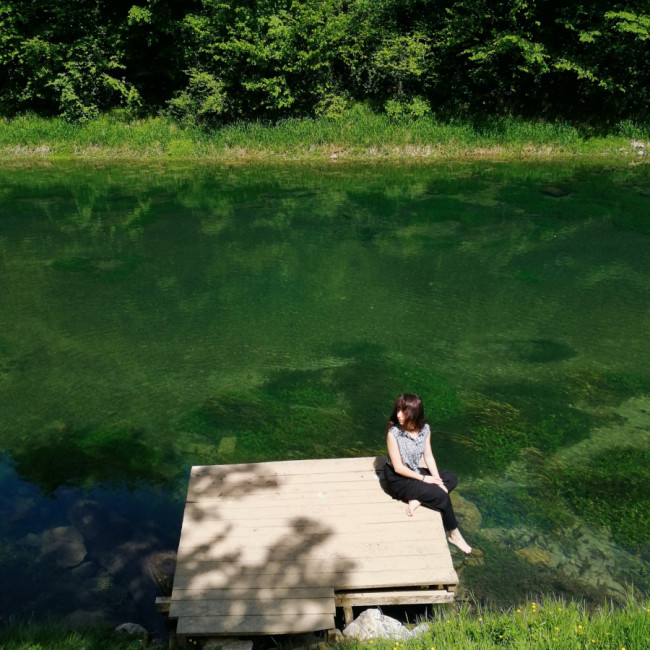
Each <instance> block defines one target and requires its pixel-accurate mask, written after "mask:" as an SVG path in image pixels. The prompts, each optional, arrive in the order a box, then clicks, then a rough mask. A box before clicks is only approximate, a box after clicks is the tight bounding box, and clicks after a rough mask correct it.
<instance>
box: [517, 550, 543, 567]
mask: <svg viewBox="0 0 650 650" xmlns="http://www.w3.org/2000/svg"><path fill="white" fill-rule="evenodd" d="M515 555H516V556H517V557H520V558H521V559H522V560H527V561H528V562H530V563H531V564H543V565H544V566H550V565H551V554H550V553H549V552H548V551H545V550H544V549H543V548H539V546H527V547H526V548H520V549H518V550H516V551H515Z"/></svg>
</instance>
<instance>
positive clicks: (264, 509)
mask: <svg viewBox="0 0 650 650" xmlns="http://www.w3.org/2000/svg"><path fill="white" fill-rule="evenodd" d="M384 462H385V458H384V457H379V458H376V457H370V458H344V459H327V460H304V461H303V460H299V461H285V462H273V463H254V464H245V465H212V466H203V467H200V466H199V467H193V468H192V473H191V477H190V483H189V487H188V494H187V503H186V505H185V514H184V517H183V528H182V532H181V539H180V544H179V548H178V560H177V567H176V573H175V575H174V586H173V590H172V596H171V604H170V609H169V617H170V619H172V620H174V619H175V620H176V621H177V630H176V631H177V635H178V636H179V637H184V636H191V637H194V636H201V635H204V636H250V635H259V634H294V633H301V632H311V631H316V630H326V629H331V628H333V627H334V615H335V608H336V607H343V608H344V611H345V613H346V619H347V618H348V617H349V616H350V614H351V611H352V610H351V608H352V606H353V605H354V606H356V605H388V604H407V603H434V602H450V601H452V600H453V598H454V593H453V592H454V589H455V586H456V585H457V583H458V576H457V575H456V572H455V571H454V567H453V564H452V560H451V555H450V552H449V548H448V545H447V540H446V537H445V534H444V529H443V527H442V520H441V518H440V515H439V514H438V513H436V512H434V511H431V510H426V509H425V508H420V509H418V510H417V511H416V513H415V516H414V517H410V518H409V517H407V516H406V514H405V504H403V503H401V502H398V501H395V500H393V499H392V498H391V497H390V496H388V495H387V494H386V493H385V492H384V491H383V489H382V487H381V481H380V479H381V478H382V477H383V464H384Z"/></svg>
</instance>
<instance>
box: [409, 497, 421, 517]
mask: <svg viewBox="0 0 650 650" xmlns="http://www.w3.org/2000/svg"><path fill="white" fill-rule="evenodd" d="M419 505H420V502H419V501H418V500H417V499H411V500H410V501H409V504H408V505H407V506H406V514H407V515H408V516H409V517H412V516H413V513H414V512H415V509H416V508H417V507H418V506H419Z"/></svg>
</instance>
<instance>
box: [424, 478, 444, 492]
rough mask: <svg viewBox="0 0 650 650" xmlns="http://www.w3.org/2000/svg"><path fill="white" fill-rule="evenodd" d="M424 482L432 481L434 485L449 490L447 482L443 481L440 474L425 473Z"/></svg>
mask: <svg viewBox="0 0 650 650" xmlns="http://www.w3.org/2000/svg"><path fill="white" fill-rule="evenodd" d="M424 482H425V483H431V484H432V485H438V486H440V487H441V488H442V489H443V490H444V491H445V492H448V490H447V488H446V487H445V484H444V483H443V482H442V479H441V478H440V477H439V476H430V475H429V474H425V475H424Z"/></svg>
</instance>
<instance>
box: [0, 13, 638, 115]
mask: <svg viewBox="0 0 650 650" xmlns="http://www.w3.org/2000/svg"><path fill="white" fill-rule="evenodd" d="M139 1H140V3H141V4H133V2H134V0H59V1H58V2H55V3H53V2H48V1H45V0H4V1H3V2H0V114H3V115H5V116H8V115H13V114H16V113H20V112H24V111H35V112H37V113H40V114H43V115H61V116H64V117H66V118H68V119H71V120H84V119H89V118H92V117H94V116H96V115H97V114H98V113H99V112H100V111H104V110H108V109H111V108H115V107H118V106H121V107H124V108H126V109H128V110H129V111H131V112H134V113H137V112H145V113H152V112H158V111H160V110H169V111H171V112H172V113H173V114H174V115H176V116H178V117H179V118H182V119H185V120H189V121H193V122H197V121H198V122H215V121H216V122H222V121H232V120H235V119H241V118H244V119H249V118H262V119H278V118H283V117H289V116H296V115H300V116H306V115H332V116H335V115H338V114H340V113H341V112H342V110H343V109H344V108H345V107H346V106H348V105H349V104H350V103H353V102H360V101H363V102H368V103H369V104H370V105H371V106H372V107H373V108H377V109H381V110H385V111H386V112H387V113H388V114H389V115H391V116H394V117H399V116H404V115H407V116H420V115H423V114H426V113H428V112H430V111H432V110H433V111H434V112H436V113H437V114H440V115H443V116H446V115H465V114H470V115H483V114H492V115H494V114H503V113H507V114H517V115H525V116H531V117H549V118H555V117H565V118H575V119H582V120H584V119H588V120H590V121H595V122H607V121H609V120H611V119H613V120H616V121H618V120H620V119H623V118H631V119H645V107H646V106H647V104H648V103H649V102H650V90H649V88H650V67H649V66H648V61H647V48H648V44H649V43H650V14H649V13H648V11H647V3H646V0H624V1H622V2H611V1H609V0H608V1H604V0H592V1H591V2H584V1H582V2H571V3H566V2H557V1H555V0H490V1H488V0H455V1H454V2H440V1H439V0H236V1H233V2H223V1H222V0H184V1H183V2H176V1H173V0H139Z"/></svg>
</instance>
